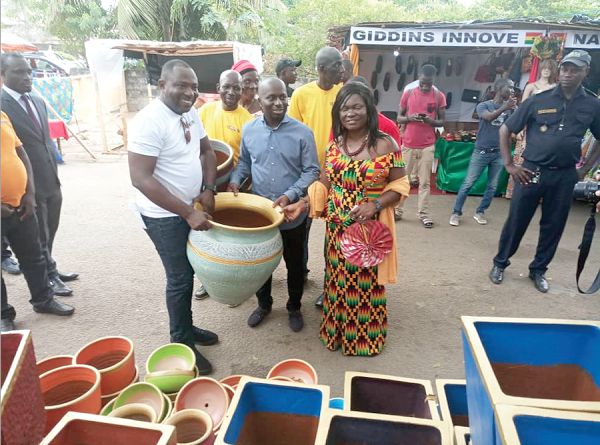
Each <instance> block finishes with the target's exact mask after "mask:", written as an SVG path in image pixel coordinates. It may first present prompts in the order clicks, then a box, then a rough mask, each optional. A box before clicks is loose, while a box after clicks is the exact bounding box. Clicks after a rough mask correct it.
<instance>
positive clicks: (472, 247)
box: [6, 142, 600, 396]
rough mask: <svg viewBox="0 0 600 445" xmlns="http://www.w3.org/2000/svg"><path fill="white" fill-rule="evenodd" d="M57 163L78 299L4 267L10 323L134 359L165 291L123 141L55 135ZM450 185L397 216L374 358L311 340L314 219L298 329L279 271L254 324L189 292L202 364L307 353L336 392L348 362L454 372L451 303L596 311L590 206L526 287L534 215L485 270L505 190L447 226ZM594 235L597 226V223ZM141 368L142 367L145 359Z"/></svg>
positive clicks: (580, 314)
mask: <svg viewBox="0 0 600 445" xmlns="http://www.w3.org/2000/svg"><path fill="white" fill-rule="evenodd" d="M64 148H65V151H66V155H65V160H66V164H65V165H63V166H61V167H60V169H59V170H60V171H59V173H60V176H61V180H62V183H63V194H64V204H63V211H62V220H61V225H60V229H59V232H58V235H57V238H56V242H55V252H54V256H55V258H56V259H57V261H58V264H59V268H60V270H62V271H66V272H78V273H80V274H81V277H80V279H79V280H78V281H75V282H73V283H70V285H71V286H72V288H73V289H74V291H75V293H74V296H73V297H67V298H64V299H63V300H64V301H65V302H68V303H72V304H73V305H74V306H75V307H76V311H75V314H74V315H73V316H71V317H68V318H62V317H56V316H52V315H41V314H36V313H34V312H33V311H32V309H31V307H30V305H29V303H28V302H27V300H28V292H27V289H26V286H25V282H24V280H23V278H22V277H13V276H7V277H6V281H7V286H8V293H9V301H10V302H11V303H12V304H13V305H14V306H15V307H16V309H17V321H16V325H17V328H18V329H31V330H32V331H33V338H34V345H35V350H36V356H37V358H38V359H42V358H45V357H48V356H50V355H54V354H73V353H75V352H76V351H77V350H78V349H79V348H80V347H82V346H83V345H84V344H85V343H86V342H88V341H91V340H93V339H95V338H97V337H101V336H105V335H117V334H118V335H125V336H127V337H129V338H131V339H132V340H133V342H134V344H135V348H136V349H135V355H136V362H137V364H138V366H140V368H141V370H143V368H144V363H145V360H146V358H147V357H148V355H149V354H150V352H151V351H152V350H153V349H154V348H156V347H158V346H160V345H162V344H164V343H167V342H168V341H169V335H168V322H167V313H166V309H165V303H164V285H165V279H164V273H163V269H162V266H161V264H160V260H159V257H158V255H157V253H156V252H155V250H154V247H153V245H152V243H151V242H150V240H149V239H148V237H147V236H146V235H145V233H144V232H143V231H142V229H141V227H139V225H138V223H137V221H136V220H135V219H134V217H133V214H132V212H131V211H130V209H129V201H130V199H131V196H132V193H131V192H132V189H131V186H130V183H129V177H128V170H127V158H126V155H125V153H124V152H121V153H118V154H111V155H101V154H99V160H98V161H96V162H93V161H91V160H90V159H89V157H88V156H87V155H86V154H85V153H83V152H82V150H81V149H80V148H78V147H77V146H76V145H74V144H73V143H72V142H69V143H67V144H65V145H64ZM453 200H454V195H451V194H448V195H442V196H433V197H432V199H431V205H432V216H433V218H434V220H435V222H436V226H435V228H434V229H432V230H426V229H424V228H423V227H421V225H420V223H419V222H418V220H417V219H416V217H415V216H414V215H415V211H416V198H415V197H412V198H411V199H410V200H409V201H408V203H407V205H406V212H405V220H403V221H401V222H399V223H397V224H396V227H397V233H398V240H399V246H398V250H399V257H400V270H399V274H398V283H397V284H395V285H391V286H388V287H387V289H386V293H387V298H388V308H389V335H388V339H387V342H386V347H385V350H384V352H383V353H382V354H381V355H380V356H377V357H372V358H357V357H344V356H343V355H342V354H341V352H339V351H338V352H330V351H328V350H327V349H326V348H324V347H323V346H322V345H321V343H320V342H319V340H318V336H317V334H318V329H319V320H320V312H319V310H318V309H316V308H315V307H314V306H313V302H314V299H315V297H316V296H317V294H319V293H320V291H321V288H322V280H323V264H324V263H323V257H322V246H323V224H322V223H321V222H315V224H313V230H312V232H311V243H310V264H309V267H310V269H311V274H310V281H309V283H308V285H307V286H306V289H305V296H304V301H305V305H304V307H303V313H304V317H305V328H304V330H303V331H302V332H300V333H293V332H292V331H291V330H290V329H289V327H288V326H287V314H286V311H285V300H286V298H287V297H286V295H285V281H284V279H285V275H284V268H283V267H282V266H281V265H280V267H279V268H278V269H277V271H276V272H275V274H274V286H273V296H274V298H275V304H274V310H273V312H272V313H271V315H269V317H268V318H267V319H266V320H265V322H263V324H262V325H261V326H259V327H258V328H256V329H251V328H249V327H248V326H247V325H246V320H247V317H248V315H249V314H250V312H251V311H252V310H253V309H254V307H255V305H256V299H255V298H251V299H249V300H248V301H246V302H245V303H244V304H242V305H241V306H239V307H237V308H233V309H232V308H229V307H226V306H224V305H221V304H219V303H216V302H214V301H212V300H210V299H208V300H204V301H194V302H193V310H194V321H195V324H196V325H198V326H201V327H203V328H206V329H210V330H213V331H215V332H217V333H218V334H219V336H220V343H219V344H218V345H215V346H211V347H204V348H202V349H201V351H202V353H203V354H205V355H206V356H207V357H208V358H209V359H210V361H211V362H212V363H213V365H214V368H215V371H214V374H213V376H214V377H216V378H221V377H224V376H226V375H230V374H248V375H253V376H258V377H263V376H266V374H267V372H268V370H269V369H270V367H271V366H272V365H273V364H275V363H276V362H278V361H280V360H283V359H286V358H292V357H297V358H302V359H305V360H308V361H309V362H310V363H312V364H313V365H314V367H315V368H316V370H317V372H318V375H319V383H322V384H326V385H330V386H331V394H332V396H342V395H343V382H344V372H345V371H368V372H373V373H381V374H390V375H397V376H404V377H411V378H424V379H432V380H433V379H435V378H463V377H464V366H463V353H462V345H461V339H460V328H461V322H460V316H461V315H477V316H504V317H546V318H562V319H596V320H597V319H600V315H599V314H600V294H596V295H594V296H583V295H580V294H578V293H577V289H576V286H575V279H574V275H575V265H576V260H577V254H578V250H577V246H578V244H579V242H580V240H581V234H582V230H583V225H584V222H585V220H586V218H587V215H588V208H587V207H586V206H584V205H582V204H575V205H574V207H573V210H572V212H571V216H570V218H569V223H568V226H567V229H566V232H565V234H564V236H563V238H562V241H561V244H560V246H559V249H558V252H557V254H556V257H555V259H554V261H553V262H552V264H551V267H550V270H549V271H548V274H547V276H548V278H549V279H550V283H551V289H550V292H549V293H548V294H545V295H544V294H541V293H539V292H537V291H536V290H535V289H534V287H533V284H532V283H531V281H530V280H529V279H528V278H527V272H528V269H527V264H528V263H529V261H530V260H531V259H532V257H533V254H534V250H535V245H536V241H537V236H538V230H537V226H538V220H539V215H537V216H536V219H535V220H534V222H533V223H532V226H531V227H530V229H529V231H528V233H527V235H526V237H525V238H524V240H523V242H522V244H521V248H520V250H519V251H518V252H517V254H516V255H515V256H514V258H513V260H512V262H513V264H512V266H511V267H510V268H508V269H507V271H506V277H505V282H504V283H503V284H502V285H500V286H496V285H494V284H492V283H491V282H490V281H489V279H488V278H487V274H488V272H489V269H490V267H491V259H492V257H493V256H494V254H495V249H496V247H497V243H498V237H499V232H500V230H501V227H502V224H503V223H504V219H505V216H506V214H507V211H508V204H509V203H508V201H506V200H504V199H503V198H496V199H494V201H493V203H492V207H491V209H490V210H489V211H488V218H489V224H488V225H487V226H480V225H478V224H477V223H476V222H475V221H474V220H473V219H472V218H471V216H472V214H473V211H474V209H475V206H476V203H477V200H478V199H477V198H476V197H471V198H469V199H468V200H467V203H466V207H465V217H464V220H463V221H464V222H463V224H462V225H461V226H460V227H458V228H456V227H451V226H449V225H448V218H449V216H450V211H451V208H452V204H453ZM596 244H598V235H596ZM592 251H593V252H592V255H591V257H590V258H589V260H588V263H589V267H588V270H587V273H586V276H585V279H584V281H585V283H586V284H587V285H589V283H591V278H592V276H595V273H596V271H597V268H598V265H599V264H600V249H599V248H598V247H597V245H596V246H593V248H592ZM142 374H143V371H142Z"/></svg>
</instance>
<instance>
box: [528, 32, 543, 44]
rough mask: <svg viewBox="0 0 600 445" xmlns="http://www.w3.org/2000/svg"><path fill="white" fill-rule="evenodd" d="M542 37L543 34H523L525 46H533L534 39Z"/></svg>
mask: <svg viewBox="0 0 600 445" xmlns="http://www.w3.org/2000/svg"><path fill="white" fill-rule="evenodd" d="M543 35H544V33H543V32H528V33H526V34H525V44H526V45H533V42H534V40H535V38H536V37H540V36H543Z"/></svg>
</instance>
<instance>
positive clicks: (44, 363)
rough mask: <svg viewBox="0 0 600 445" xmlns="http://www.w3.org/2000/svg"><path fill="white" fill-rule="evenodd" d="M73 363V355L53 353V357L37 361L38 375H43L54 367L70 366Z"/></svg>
mask: <svg viewBox="0 0 600 445" xmlns="http://www.w3.org/2000/svg"><path fill="white" fill-rule="evenodd" d="M72 364H73V356H72V355H53V356H52V357H48V358H45V359H44V360H40V361H39V362H37V371H38V375H42V374H44V373H46V372H48V371H52V370H53V369H56V368H60V367H62V366H69V365H72Z"/></svg>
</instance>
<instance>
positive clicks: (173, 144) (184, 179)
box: [128, 99, 206, 218]
mask: <svg viewBox="0 0 600 445" xmlns="http://www.w3.org/2000/svg"><path fill="white" fill-rule="evenodd" d="M182 117H183V119H185V120H186V122H188V123H189V124H190V134H191V141H190V142H189V143H186V141H185V133H184V129H183V126H182V124H181V118H182ZM129 128H130V133H129V134H130V136H129V147H128V150H129V151H131V152H133V153H138V154H141V155H146V156H154V157H156V158H157V160H156V167H155V169H154V177H155V178H156V179H157V180H158V182H160V183H161V184H162V185H163V186H164V187H165V188H166V189H167V190H168V191H169V192H171V193H172V194H173V195H174V196H176V197H178V198H179V199H181V200H182V201H184V202H185V203H186V204H191V203H192V201H193V199H194V198H195V197H196V196H198V195H199V194H200V189H201V187H202V164H201V163H200V139H202V138H203V137H204V136H206V132H205V131H204V127H203V126H202V123H201V122H200V118H199V117H198V112H197V111H196V109H195V108H192V109H191V110H190V111H188V112H187V113H184V114H183V115H179V114H177V113H175V112H173V111H172V110H171V109H170V108H169V107H167V106H166V105H165V104H164V102H163V101H162V100H160V99H155V100H154V101H152V102H151V103H150V104H148V105H147V106H146V107H144V109H142V110H141V111H140V112H139V113H138V114H137V115H136V116H135V117H134V118H133V120H132V121H131V124H130V127H129ZM135 202H136V205H137V208H138V210H139V212H140V213H141V214H142V215H144V216H148V217H151V218H166V217H169V216H177V215H175V214H174V213H171V212H169V211H167V210H165V209H163V208H161V207H159V206H158V205H156V204H154V203H153V202H152V201H150V200H149V199H148V198H147V197H146V196H145V195H144V194H143V193H142V192H140V191H139V190H137V189H136V190H135Z"/></svg>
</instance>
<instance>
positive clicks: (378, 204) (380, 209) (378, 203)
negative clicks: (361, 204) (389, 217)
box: [373, 199, 383, 213]
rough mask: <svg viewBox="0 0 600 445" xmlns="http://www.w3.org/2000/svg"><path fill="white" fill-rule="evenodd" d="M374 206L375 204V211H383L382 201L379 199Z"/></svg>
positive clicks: (374, 202)
mask: <svg viewBox="0 0 600 445" xmlns="http://www.w3.org/2000/svg"><path fill="white" fill-rule="evenodd" d="M373 204H375V209H376V210H377V213H379V212H381V211H382V210H383V206H382V205H381V201H380V200H379V199H375V200H374V201H373Z"/></svg>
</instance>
